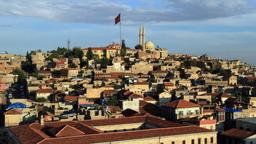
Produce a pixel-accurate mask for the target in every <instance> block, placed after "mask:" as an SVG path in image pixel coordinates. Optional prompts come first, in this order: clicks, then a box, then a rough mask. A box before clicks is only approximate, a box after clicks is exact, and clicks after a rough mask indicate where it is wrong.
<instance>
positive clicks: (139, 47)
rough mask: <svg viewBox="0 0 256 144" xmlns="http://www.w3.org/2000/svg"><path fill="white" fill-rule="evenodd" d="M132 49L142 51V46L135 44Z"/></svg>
mask: <svg viewBox="0 0 256 144" xmlns="http://www.w3.org/2000/svg"><path fill="white" fill-rule="evenodd" d="M134 48H135V49H137V50H141V49H142V45H140V44H137V45H136V46H135V47H134Z"/></svg>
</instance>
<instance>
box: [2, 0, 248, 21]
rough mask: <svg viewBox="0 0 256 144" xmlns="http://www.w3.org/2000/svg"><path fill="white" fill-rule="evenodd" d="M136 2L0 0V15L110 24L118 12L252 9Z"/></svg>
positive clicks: (217, 0)
mask: <svg viewBox="0 0 256 144" xmlns="http://www.w3.org/2000/svg"><path fill="white" fill-rule="evenodd" d="M139 2H141V3H139ZM139 2H135V1H133V2H131V4H128V2H126V3H124V1H122V2H120V1H118V0H112V1H108V0H86V1H83V0H74V1H68V0H54V1H53V0H42V1H31V0H8V1H6V0H0V15H17V16H32V17H40V18H44V19H51V20H56V21H64V22H84V23H98V24H102V23H113V18H114V17H115V16H116V15H117V13H118V12H120V11H121V12H122V14H123V16H124V17H125V18H124V19H125V21H126V22H127V23H143V22H151V23H156V22H173V21H194V20H208V19H212V18H222V17H230V16H236V15H240V14H245V13H250V12H251V9H252V6H251V5H250V2H251V0H158V1H156V2H150V3H149V4H145V0H140V1H139ZM134 3H135V4H134ZM159 3H161V4H159ZM136 4H138V6H137V5H136ZM144 4H145V5H144ZM134 5H136V6H134ZM154 5H156V7H155V8H153V6H154Z"/></svg>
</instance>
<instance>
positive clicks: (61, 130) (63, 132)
mask: <svg viewBox="0 0 256 144" xmlns="http://www.w3.org/2000/svg"><path fill="white" fill-rule="evenodd" d="M46 131H48V132H49V133H51V134H52V135H53V136H55V137H67V136H76V135H83V134H85V133H83V132H82V131H80V130H78V129H76V128H75V127H72V126H70V125H63V126H60V127H54V128H49V129H48V130H46Z"/></svg>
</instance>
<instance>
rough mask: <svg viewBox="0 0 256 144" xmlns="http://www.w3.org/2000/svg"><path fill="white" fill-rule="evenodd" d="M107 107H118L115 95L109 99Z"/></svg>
mask: <svg viewBox="0 0 256 144" xmlns="http://www.w3.org/2000/svg"><path fill="white" fill-rule="evenodd" d="M107 105H112V106H116V105H118V99H117V96H116V95H113V96H112V97H110V98H109V99H108V101H107Z"/></svg>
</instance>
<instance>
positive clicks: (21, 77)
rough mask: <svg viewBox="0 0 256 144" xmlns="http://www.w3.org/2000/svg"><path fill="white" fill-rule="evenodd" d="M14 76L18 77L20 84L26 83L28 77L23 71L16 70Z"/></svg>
mask: <svg viewBox="0 0 256 144" xmlns="http://www.w3.org/2000/svg"><path fill="white" fill-rule="evenodd" d="M12 74H14V75H18V82H20V83H24V82H26V78H27V76H26V73H25V72H24V71H23V70H21V69H15V70H13V72H12Z"/></svg>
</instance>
